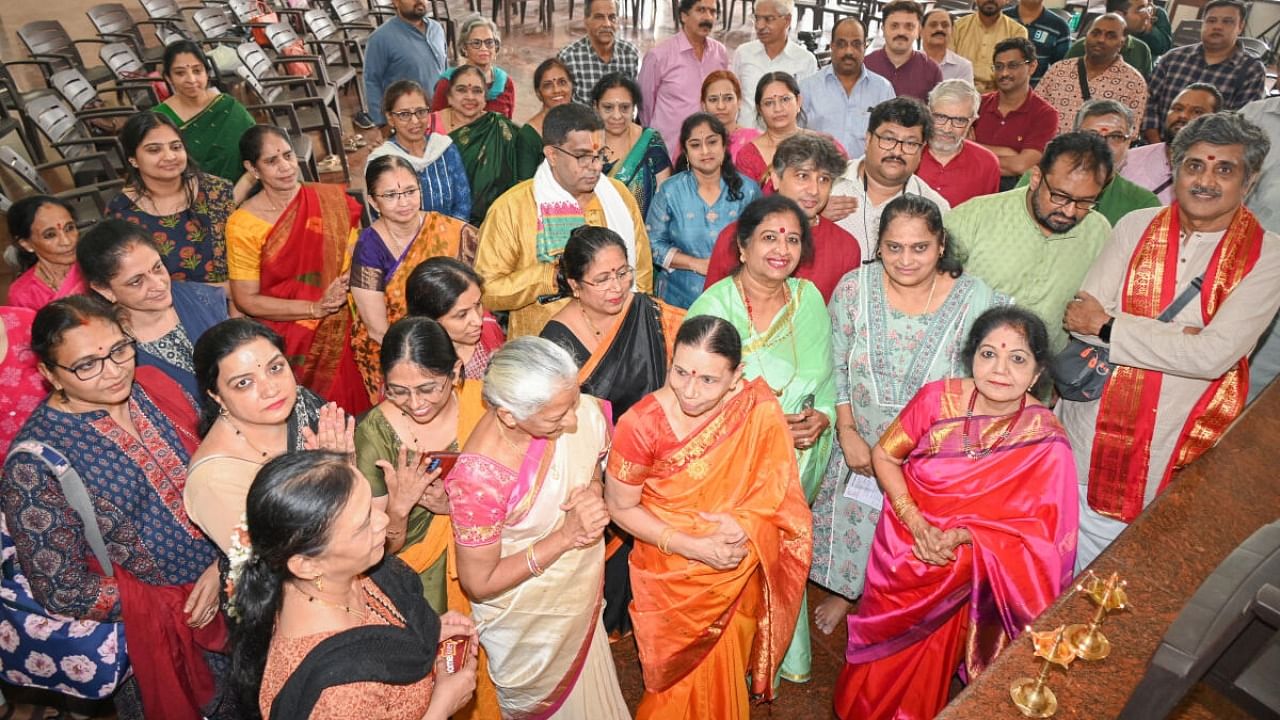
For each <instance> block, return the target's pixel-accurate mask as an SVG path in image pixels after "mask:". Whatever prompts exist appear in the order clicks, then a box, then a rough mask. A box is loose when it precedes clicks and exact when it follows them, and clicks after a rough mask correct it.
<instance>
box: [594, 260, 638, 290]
mask: <svg viewBox="0 0 1280 720" xmlns="http://www.w3.org/2000/svg"><path fill="white" fill-rule="evenodd" d="M635 274H636V269H635V268H633V267H631V266H630V265H628V266H626V267H624V268H619V269H618V271H617V272H614V273H601V274H600V275H597V276H595V277H593V278H591V279H590V280H586V279H583V280H582V284H583V285H586V286H587V287H589V288H602V287H604V286H606V285H608V284H610V283H612V282H614V281H617V283H618V284H619V285H622V286H623V287H626V286H627V285H630V284H631V276H632V275H635Z"/></svg>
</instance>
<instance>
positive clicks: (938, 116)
mask: <svg viewBox="0 0 1280 720" xmlns="http://www.w3.org/2000/svg"><path fill="white" fill-rule="evenodd" d="M930 114H931V115H933V124H934V125H937V126H938V127H944V126H946V125H950V126H951V127H954V128H963V127H968V125H969V123H971V122H973V118H967V117H956V116H955V115H943V114H942V113H930Z"/></svg>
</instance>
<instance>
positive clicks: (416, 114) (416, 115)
mask: <svg viewBox="0 0 1280 720" xmlns="http://www.w3.org/2000/svg"><path fill="white" fill-rule="evenodd" d="M430 114H431V108H424V107H420V108H414V109H412V110H392V111H391V112H389V113H387V115H390V116H391V117H393V118H395V119H397V120H399V121H400V122H409V121H410V120H426V119H427V116H428V115H430Z"/></svg>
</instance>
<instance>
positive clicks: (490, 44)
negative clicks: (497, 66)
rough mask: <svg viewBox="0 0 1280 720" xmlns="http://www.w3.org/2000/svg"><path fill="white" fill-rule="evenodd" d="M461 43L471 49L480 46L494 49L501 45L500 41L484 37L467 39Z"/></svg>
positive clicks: (477, 48)
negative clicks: (481, 38)
mask: <svg viewBox="0 0 1280 720" xmlns="http://www.w3.org/2000/svg"><path fill="white" fill-rule="evenodd" d="M463 44H464V45H466V46H467V47H469V48H471V49H472V50H479V49H480V48H485V49H487V50H494V49H497V48H500V47H502V43H500V42H498V41H497V40H494V39H493V38H485V39H483V40H468V41H466V42H465V43H463Z"/></svg>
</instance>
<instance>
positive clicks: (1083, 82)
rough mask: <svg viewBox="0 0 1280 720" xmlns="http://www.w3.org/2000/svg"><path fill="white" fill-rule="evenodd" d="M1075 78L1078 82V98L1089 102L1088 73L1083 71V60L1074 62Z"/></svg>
mask: <svg viewBox="0 0 1280 720" xmlns="http://www.w3.org/2000/svg"><path fill="white" fill-rule="evenodd" d="M1076 77H1077V78H1078V79H1079V80H1080V97H1081V98H1082V99H1083V100H1084V101H1085V102H1089V98H1090V95H1089V73H1088V72H1086V71H1085V69H1084V58H1080V59H1079V60H1077V61H1076Z"/></svg>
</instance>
